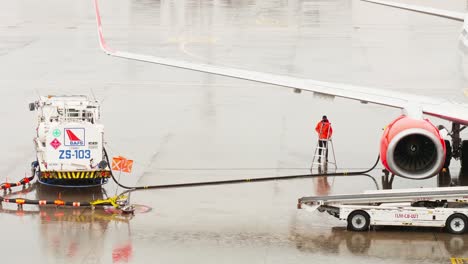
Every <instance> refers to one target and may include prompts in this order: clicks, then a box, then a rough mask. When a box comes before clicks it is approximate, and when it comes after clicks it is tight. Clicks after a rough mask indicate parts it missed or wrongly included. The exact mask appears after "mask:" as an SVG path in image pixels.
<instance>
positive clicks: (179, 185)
mask: <svg viewBox="0 0 468 264" xmlns="http://www.w3.org/2000/svg"><path fill="white" fill-rule="evenodd" d="M104 155H105V158H106V161H107V163H108V164H111V163H110V161H109V156H108V155H107V150H106V149H105V148H104ZM379 160H380V156H377V160H376V161H375V163H374V165H373V166H372V167H371V168H369V169H367V170H363V171H352V172H333V173H317V174H298V175H286V176H273V177H261V178H244V179H235V180H222V181H209V182H190V183H177V184H165V185H148V186H135V187H130V186H125V185H123V184H121V183H120V182H119V181H118V180H117V179H116V178H115V176H114V174H113V173H112V170H111V177H112V179H113V180H114V182H115V183H116V184H117V185H118V186H120V187H122V188H124V189H127V190H128V191H127V192H129V191H136V190H149V189H152V190H154V189H170V188H185V187H200V186H210V185H226V184H240V183H252V182H267V181H279V180H293V179H304V178H315V177H325V176H327V177H329V176H358V175H363V174H366V173H368V172H370V171H372V170H373V169H375V167H377V164H378V163H379ZM374 180H375V179H374ZM124 193H126V192H124Z"/></svg>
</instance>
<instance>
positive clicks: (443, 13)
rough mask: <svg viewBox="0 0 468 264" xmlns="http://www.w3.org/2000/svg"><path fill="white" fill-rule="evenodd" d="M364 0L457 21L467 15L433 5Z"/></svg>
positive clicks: (462, 19)
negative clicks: (433, 6)
mask: <svg viewBox="0 0 468 264" xmlns="http://www.w3.org/2000/svg"><path fill="white" fill-rule="evenodd" d="M362 1H365V2H370V3H374V4H380V5H385V6H391V7H396V8H401V9H405V10H410V11H415V12H418V13H423V14H428V15H433V16H438V17H444V18H448V19H453V20H457V21H464V19H465V16H466V14H465V13H461V12H455V11H448V10H442V9H437V8H432V7H425V6H417V5H408V4H403V3H396V2H389V1H380V0H362Z"/></svg>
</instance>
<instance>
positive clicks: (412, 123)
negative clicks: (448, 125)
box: [380, 116, 445, 178]
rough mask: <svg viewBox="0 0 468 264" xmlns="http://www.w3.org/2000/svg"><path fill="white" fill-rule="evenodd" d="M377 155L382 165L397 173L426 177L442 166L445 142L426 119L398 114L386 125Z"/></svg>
mask: <svg viewBox="0 0 468 264" xmlns="http://www.w3.org/2000/svg"><path fill="white" fill-rule="evenodd" d="M380 158H381V159H382V163H383V165H384V166H385V168H387V170H389V171H390V172H392V173H394V174H396V175H400V176H404V177H410V178H424V177H429V176H432V175H435V174H437V173H439V171H440V170H441V169H442V167H443V166H444V162H445V141H444V139H442V138H441V137H440V134H439V130H438V129H437V128H436V127H435V126H434V125H433V124H432V123H431V122H430V121H429V120H427V119H424V120H416V119H413V118H410V117H407V116H400V117H399V118H397V119H395V120H394V121H393V122H391V123H390V124H389V125H388V126H387V127H386V128H385V131H384V134H383V136H382V139H381V141H380Z"/></svg>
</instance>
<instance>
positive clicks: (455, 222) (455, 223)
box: [445, 214, 468, 234]
mask: <svg viewBox="0 0 468 264" xmlns="http://www.w3.org/2000/svg"><path fill="white" fill-rule="evenodd" d="M445 227H446V228H447V231H449V233H452V234H463V233H465V231H466V229H467V227H468V219H467V218H466V216H465V215H462V214H453V215H451V216H450V217H449V218H448V219H447V222H446V223H445Z"/></svg>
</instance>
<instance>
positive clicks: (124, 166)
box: [112, 156, 133, 173]
mask: <svg viewBox="0 0 468 264" xmlns="http://www.w3.org/2000/svg"><path fill="white" fill-rule="evenodd" d="M132 168H133V160H129V159H126V158H124V157H122V156H117V157H113V158H112V170H114V171H121V172H127V173H130V172H132Z"/></svg>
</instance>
